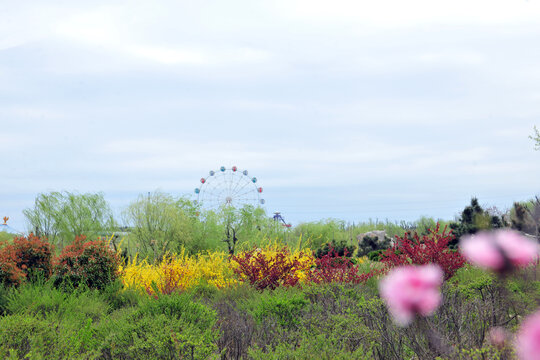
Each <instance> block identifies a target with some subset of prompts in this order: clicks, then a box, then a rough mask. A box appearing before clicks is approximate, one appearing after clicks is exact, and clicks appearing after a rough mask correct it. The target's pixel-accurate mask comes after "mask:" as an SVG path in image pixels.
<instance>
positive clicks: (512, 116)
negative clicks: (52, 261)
mask: <svg viewBox="0 0 540 360" xmlns="http://www.w3.org/2000/svg"><path fill="white" fill-rule="evenodd" d="M539 19H540V1H539V0H529V1H521V0H508V1H496V0H489V1H487V0H486V1H483V0H482V1H471V0H467V1H460V0H458V1H436V0H426V1H416V0H412V1H411V0H409V1H402V0H395V1H394V0H382V1H360V0H351V1H342V0H339V1H337V0H333V1H315V0H309V1H307V0H305V1H304V0H280V1H268V2H265V1H247V0H246V1H235V0H229V1H212V0H208V1H179V0H171V1H161V0H155V1H149V0H146V1H135V0H129V1H127V0H126V1H116V0H106V1H67V0H66V1H59V0H57V1H55V0H49V1H31V0H21V1H8V0H0V154H1V158H0V171H1V174H0V217H2V216H4V215H8V216H10V217H11V220H10V224H11V226H12V227H14V228H18V229H21V230H25V223H24V218H23V215H22V210H23V209H24V208H27V207H31V206H32V205H33V202H34V199H35V197H36V195H37V194H38V193H42V192H49V191H53V190H68V191H78V192H97V191H102V192H104V193H105V196H106V199H107V200H108V201H110V203H111V205H112V207H113V208H114V209H115V211H116V212H117V213H118V212H120V211H121V210H122V209H123V208H124V207H125V206H126V205H127V204H128V203H129V202H130V201H132V200H134V199H135V198H136V197H137V195H138V194H142V193H144V194H145V193H147V192H148V191H154V190H156V189H160V190H162V191H165V192H169V193H171V194H173V195H175V196H176V195H178V196H180V195H185V194H188V195H190V196H191V194H192V193H193V189H194V188H195V187H197V186H198V184H199V182H198V180H199V179H200V178H201V177H202V176H206V175H207V174H208V171H209V170H217V169H218V168H219V167H220V166H221V165H224V166H227V167H230V166H232V165H236V166H238V167H239V168H240V169H248V170H249V172H250V174H253V175H254V176H257V178H258V179H259V184H260V185H261V186H262V187H264V198H265V199H266V209H267V211H268V212H269V213H272V212H274V211H281V212H282V214H283V215H284V217H285V218H286V220H288V221H291V222H293V224H295V223H298V222H299V221H308V220H318V219H322V218H328V217H335V218H341V219H344V220H347V221H361V220H366V219H369V218H373V219H375V218H378V219H390V220H401V219H403V220H414V219H416V218H418V217H419V216H421V215H428V216H433V217H435V218H444V219H450V218H453V217H454V215H456V214H457V213H458V212H459V211H460V210H462V209H463V207H464V206H465V205H467V203H468V202H469V201H470V198H471V196H477V197H478V198H479V200H480V203H481V204H484V205H496V206H498V207H499V208H501V209H503V210H504V209H505V208H506V207H510V206H511V205H512V202H513V201H517V200H526V199H529V198H531V197H533V196H534V195H540V180H539V179H540V152H539V151H534V144H533V142H532V141H531V140H529V139H528V136H529V135H531V134H532V133H533V126H534V125H537V126H540V45H539V42H538V39H540V21H539Z"/></svg>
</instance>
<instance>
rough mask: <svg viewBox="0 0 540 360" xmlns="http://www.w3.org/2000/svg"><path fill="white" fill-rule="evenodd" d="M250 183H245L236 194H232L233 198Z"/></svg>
mask: <svg viewBox="0 0 540 360" xmlns="http://www.w3.org/2000/svg"><path fill="white" fill-rule="evenodd" d="M249 184H250V183H249V182H246V183H245V184H244V185H243V186H242V187H241V188H240V189H238V190H236V192H235V193H234V194H233V195H235V196H238V194H239V193H240V191H242V190H243V189H244V188H245V187H246V186H248V185H249Z"/></svg>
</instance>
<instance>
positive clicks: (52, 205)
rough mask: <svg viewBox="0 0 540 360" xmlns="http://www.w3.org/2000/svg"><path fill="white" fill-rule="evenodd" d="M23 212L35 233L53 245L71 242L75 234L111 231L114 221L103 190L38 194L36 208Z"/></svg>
mask: <svg viewBox="0 0 540 360" xmlns="http://www.w3.org/2000/svg"><path fill="white" fill-rule="evenodd" d="M23 214H24V216H25V217H26V220H27V222H28V224H29V226H30V229H31V231H34V233H35V234H36V236H38V237H41V238H44V239H48V240H49V241H50V242H51V243H52V244H61V246H62V247H63V245H64V244H69V243H71V242H72V241H73V240H74V239H75V237H76V236H80V235H85V236H87V237H88V238H94V237H96V236H97V235H98V234H101V233H103V232H108V231H111V230H112V229H113V228H114V226H115V222H114V220H113V216H112V211H111V208H110V206H109V204H108V203H107V201H106V200H105V198H104V195H103V193H96V194H91V193H86V194H76V193H71V192H68V191H64V192H51V193H48V194H39V195H38V196H37V197H36V200H35V203H34V207H33V208H27V209H25V210H23Z"/></svg>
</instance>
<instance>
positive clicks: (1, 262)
mask: <svg viewBox="0 0 540 360" xmlns="http://www.w3.org/2000/svg"><path fill="white" fill-rule="evenodd" d="M25 278H26V274H25V273H24V271H22V270H21V269H20V268H18V267H17V254H16V253H15V249H14V248H13V247H12V246H9V245H7V246H6V245H4V247H3V248H2V249H1V250H0V285H2V286H18V285H20V284H21V282H22V281H24V279H25Z"/></svg>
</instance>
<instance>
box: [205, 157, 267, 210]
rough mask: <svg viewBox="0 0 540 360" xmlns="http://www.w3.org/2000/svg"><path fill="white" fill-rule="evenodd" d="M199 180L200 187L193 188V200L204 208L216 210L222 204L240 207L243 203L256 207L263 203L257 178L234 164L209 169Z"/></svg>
mask: <svg viewBox="0 0 540 360" xmlns="http://www.w3.org/2000/svg"><path fill="white" fill-rule="evenodd" d="M200 182H201V185H200V187H198V188H196V189H195V194H197V200H195V201H196V202H197V203H198V204H200V205H201V206H202V207H204V208H206V209H214V210H217V209H219V208H220V207H222V206H231V207H234V208H241V207H243V206H244V205H252V206H255V207H257V206H260V205H264V203H265V201H264V199H262V198H261V193H262V192H263V188H262V187H259V186H257V178H256V177H251V176H250V175H249V172H248V171H247V170H239V169H238V168H237V167H236V166H233V167H232V168H226V167H225V166H222V167H220V168H219V170H218V171H214V170H211V171H210V172H209V173H208V176H206V177H203V178H201V180H200Z"/></svg>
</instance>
